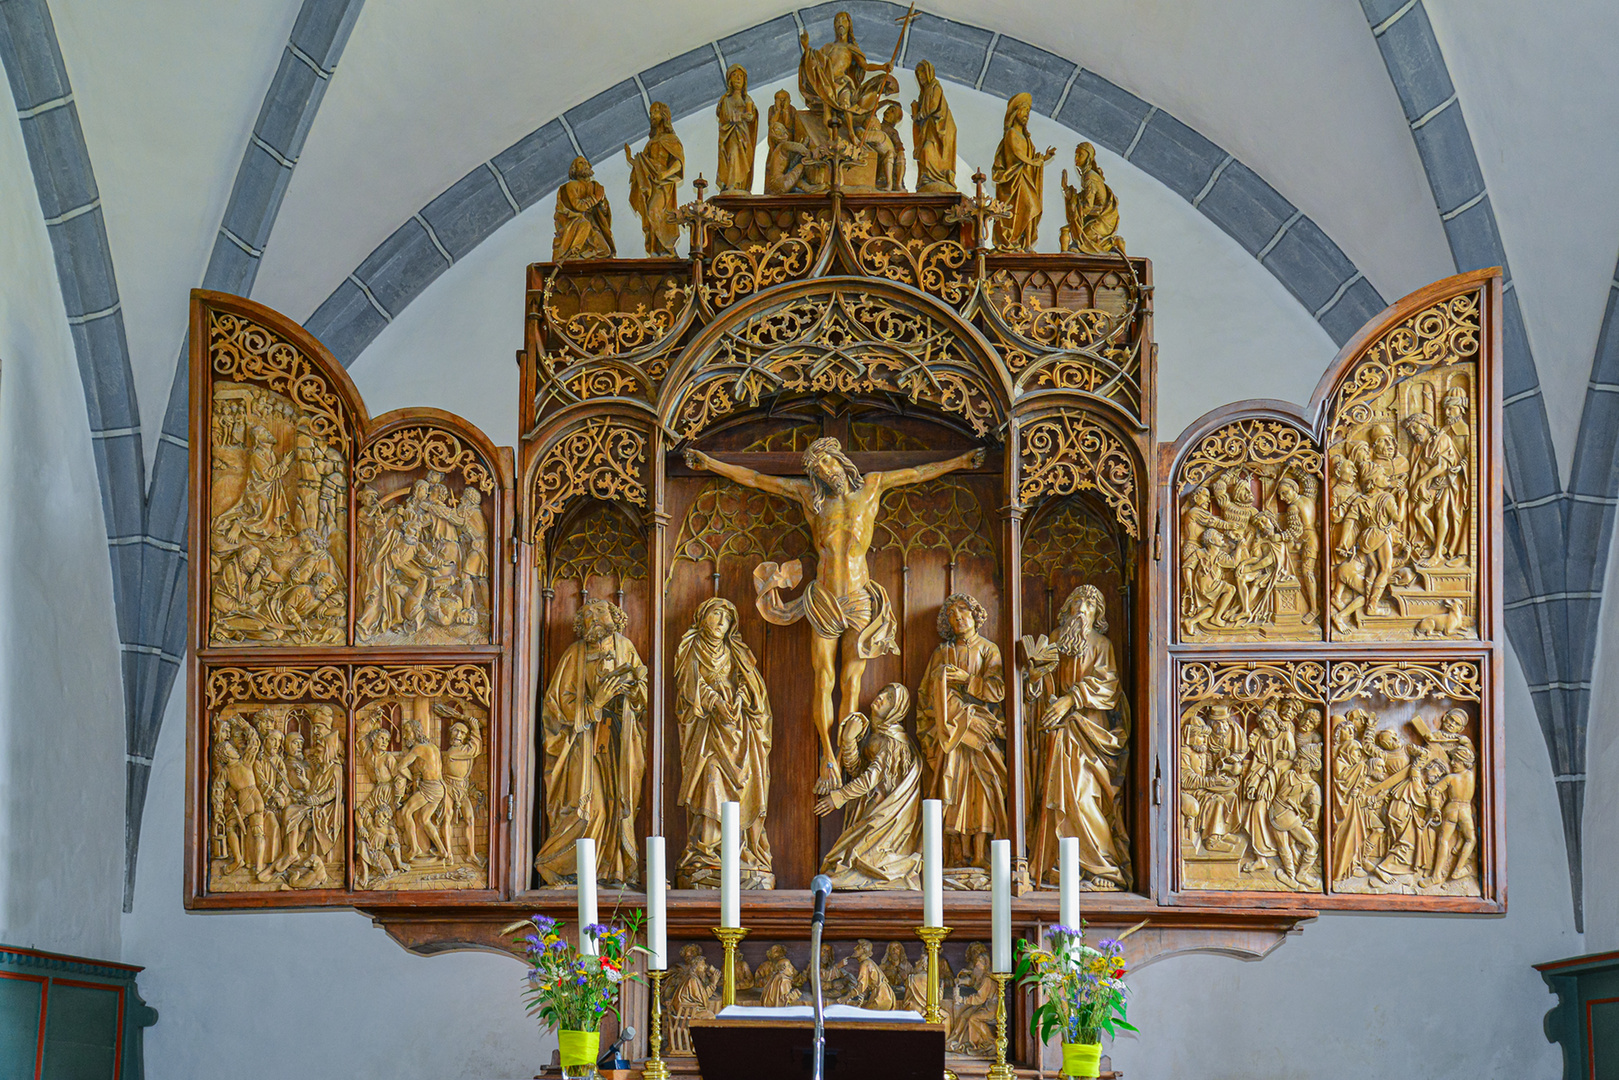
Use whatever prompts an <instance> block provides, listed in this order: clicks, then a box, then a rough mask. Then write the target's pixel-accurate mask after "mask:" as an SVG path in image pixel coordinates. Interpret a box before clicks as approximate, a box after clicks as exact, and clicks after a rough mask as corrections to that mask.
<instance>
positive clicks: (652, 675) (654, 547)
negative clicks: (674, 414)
mask: <svg viewBox="0 0 1619 1080" xmlns="http://www.w3.org/2000/svg"><path fill="white" fill-rule="evenodd" d="M651 442H652V447H651V452H650V453H649V454H648V455H647V460H648V463H649V464H648V466H647V467H648V469H649V470H650V471H651V473H652V475H651V476H650V477H649V478H648V479H649V480H650V481H651V483H650V484H648V485H647V486H648V489H649V492H650V497H649V499H648V502H649V503H650V504H651V507H652V509H651V513H649V514H648V515H647V530H646V591H647V605H646V606H647V613H648V618H650V619H651V620H652V627H651V630H652V633H651V636H650V637H649V639H648V644H647V650H648V653H649V655H648V656H647V658H646V662H647V677H648V678H649V679H650V680H651V683H652V687H651V689H652V692H651V694H650V695H648V696H649V701H648V702H647V708H648V711H649V713H650V716H649V717H648V723H647V739H648V741H649V742H651V744H652V745H651V746H649V747H647V777H648V791H647V833H648V835H651V836H662V835H663V768H664V765H663V747H664V717H665V715H666V710H665V700H664V698H665V694H666V692H667V689H668V686H667V684H668V681H669V680H668V677H667V675H666V673H665V670H664V669H665V667H666V666H667V664H666V657H665V655H664V654H665V652H666V651H667V650H666V649H665V648H664V629H663V623H664V604H665V601H666V600H667V599H668V597H667V595H666V593H665V589H666V586H667V579H668V576H669V556H668V551H667V545H666V544H665V542H664V541H665V538H666V536H667V534H668V531H669V515H668V513H666V512H665V511H664V508H663V506H664V492H665V490H666V488H667V479H666V476H665V473H666V472H667V469H666V468H665V467H664V463H663V462H664V437H663V432H661V431H656V430H655V431H653V432H652V439H651ZM642 870H643V873H644V871H645V867H643V868H642Z"/></svg>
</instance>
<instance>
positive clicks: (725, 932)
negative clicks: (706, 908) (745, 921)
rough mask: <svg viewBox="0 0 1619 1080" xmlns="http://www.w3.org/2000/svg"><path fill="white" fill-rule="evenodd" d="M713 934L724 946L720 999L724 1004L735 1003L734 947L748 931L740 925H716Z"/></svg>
mask: <svg viewBox="0 0 1619 1080" xmlns="http://www.w3.org/2000/svg"><path fill="white" fill-rule="evenodd" d="M714 936H715V937H717V938H719V939H720V944H721V945H724V946H725V983H724V989H723V991H722V993H723V995H724V996H723V997H722V998H721V999H720V1000H721V1002H722V1003H723V1004H725V1005H735V1004H736V947H737V946H738V945H740V944H741V943H742V939H743V938H745V937H747V936H748V932H747V931H746V930H744V929H742V928H741V927H740V926H716V927H714Z"/></svg>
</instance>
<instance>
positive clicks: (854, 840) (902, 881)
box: [815, 683, 922, 889]
mask: <svg viewBox="0 0 1619 1080" xmlns="http://www.w3.org/2000/svg"><path fill="white" fill-rule="evenodd" d="M910 709H911V694H910V691H908V690H906V689H905V687H903V686H901V685H900V684H899V683H889V684H888V685H887V686H885V687H883V689H882V690H881V691H880V692H879V693H878V694H877V698H876V700H875V701H873V702H872V703H871V719H870V720H869V721H868V720H867V719H866V717H865V716H863V715H862V714H860V713H851V714H849V716H848V717H846V718H845V719H844V721H843V723H842V724H841V725H840V726H839V728H838V748H839V757H840V759H841V764H842V767H843V772H844V774H845V775H846V776H848V777H849V778H850V779H849V781H848V782H847V783H845V784H843V785H842V786H841V787H837V788H834V789H833V790H832V791H831V792H830V793H829V794H827V795H826V796H825V797H824V798H822V799H821V800H820V801H819V802H817V803H816V804H815V813H816V815H817V816H819V817H825V816H826V815H827V814H830V813H832V811H834V810H837V809H840V808H842V807H844V806H847V807H848V809H847V810H846V811H845V813H844V818H843V832H842V834H841V835H839V837H838V841H837V843H835V844H833V845H832V850H831V851H829V852H827V854H826V858H825V859H824V860H822V862H821V873H823V874H825V875H826V876H827V877H829V878H831V879H832V887H833V888H834V889H920V888H921V887H922V759H921V757H920V756H919V755H918V754H917V752H916V744H915V743H913V742H912V741H911V737H910V736H909V735H907V734H906V733H905V714H906V713H907V712H909V711H910ZM868 732H869V733H868Z"/></svg>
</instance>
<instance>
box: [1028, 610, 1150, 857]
mask: <svg viewBox="0 0 1619 1080" xmlns="http://www.w3.org/2000/svg"><path fill="white" fill-rule="evenodd" d="M1103 608H1104V601H1103V599H1102V593H1101V590H1099V589H1098V588H1097V587H1096V586H1094V585H1081V586H1079V587H1078V588H1077V589H1075V590H1074V591H1073V592H1072V593H1070V594H1069V595H1068V599H1066V600H1064V601H1063V605H1062V609H1061V610H1060V611H1059V612H1058V615H1057V640H1056V641H1055V642H1054V643H1053V646H1054V647H1048V649H1047V650H1044V651H1043V653H1042V654H1041V655H1034V656H1031V657H1030V658H1029V660H1030V668H1029V671H1028V673H1027V675H1026V676H1025V685H1024V695H1025V697H1026V699H1027V701H1028V704H1029V715H1030V717H1031V719H1032V720H1033V724H1032V728H1033V731H1034V732H1035V737H1036V738H1038V740H1039V752H1038V760H1039V762H1040V772H1039V774H1038V776H1037V777H1036V778H1035V795H1036V799H1037V800H1038V805H1037V809H1036V818H1037V823H1036V832H1035V838H1034V844H1033V854H1032V857H1031V863H1030V873H1031V874H1032V875H1033V876H1034V879H1035V881H1036V882H1037V884H1040V885H1053V886H1054V885H1056V884H1057V880H1056V875H1057V840H1058V838H1059V837H1066V836H1075V837H1078V838H1079V842H1080V845H1079V846H1080V866H1081V868H1082V869H1083V871H1084V873H1085V885H1086V887H1087V888H1093V889H1125V888H1129V886H1130V881H1131V875H1130V856H1129V841H1128V837H1127V836H1126V834H1125V830H1124V819H1123V807H1122V806H1121V805H1120V802H1119V791H1120V787H1121V786H1122V783H1123V775H1124V758H1125V751H1126V749H1127V748H1128V745H1129V734H1130V722H1129V715H1128V702H1127V700H1126V699H1125V698H1123V697H1121V696H1120V694H1119V670H1118V666H1117V664H1116V662H1115V660H1114V656H1113V643H1112V642H1111V641H1109V640H1108V638H1107V637H1106V630H1107V620H1106V618H1105V616H1104V613H1103Z"/></svg>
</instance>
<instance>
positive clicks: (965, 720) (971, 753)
mask: <svg viewBox="0 0 1619 1080" xmlns="http://www.w3.org/2000/svg"><path fill="white" fill-rule="evenodd" d="M988 618H989V613H988V612H986V611H985V610H984V605H983V604H981V603H979V602H978V600H977V599H975V598H974V597H971V596H968V595H967V594H966V593H954V594H952V595H951V596H949V597H947V598H946V599H945V602H944V604H943V606H941V607H940V608H939V621H938V629H939V638H940V640H941V644H940V645H939V647H938V648H937V649H935V650H933V656H932V658H931V659H929V661H928V666H927V670H926V672H925V673H924V674H923V676H922V683H921V686H920V687H919V688H918V691H917V699H918V700H917V708H916V738H917V741H918V742H919V743H921V744H922V753H923V754H924V755H925V756H926V758H927V762H928V770H929V773H930V774H931V777H932V780H931V785H930V787H929V790H928V798H930V799H939V800H941V801H943V803H944V835H945V845H946V850H945V865H946V866H947V867H978V868H980V869H982V870H984V871H985V872H987V871H988V869H989V842H990V841H991V840H993V839H994V838H995V837H997V836H1005V835H1006V757H1005V755H1004V754H1003V753H1002V750H1001V741H1002V740H1003V739H1004V738H1005V737H1006V722H1005V720H1004V719H1003V718H1002V715H1001V701H1002V699H1004V698H1005V697H1006V678H1005V675H1004V673H1003V672H1002V669H1001V650H1000V649H999V648H997V647H996V645H995V643H994V642H993V641H990V640H989V639H988V638H985V637H983V636H982V634H981V633H980V630H981V629H982V628H983V625H984V623H985V621H986V620H987V619H988ZM987 885H988V882H987V880H986V881H985V882H984V887H987Z"/></svg>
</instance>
